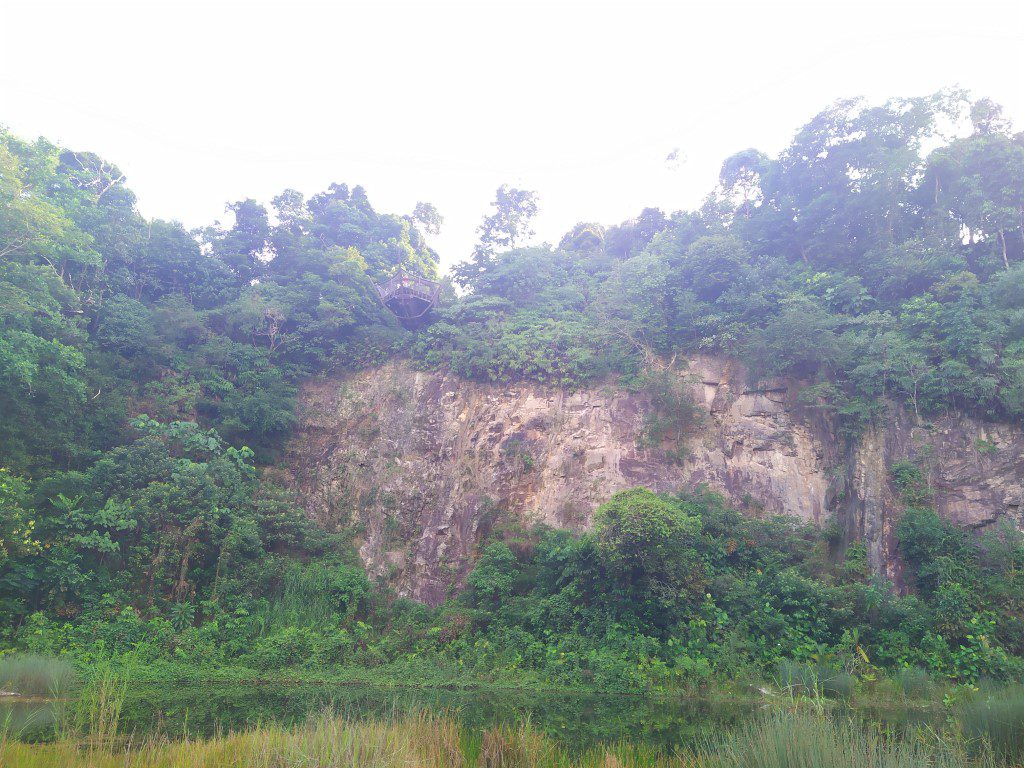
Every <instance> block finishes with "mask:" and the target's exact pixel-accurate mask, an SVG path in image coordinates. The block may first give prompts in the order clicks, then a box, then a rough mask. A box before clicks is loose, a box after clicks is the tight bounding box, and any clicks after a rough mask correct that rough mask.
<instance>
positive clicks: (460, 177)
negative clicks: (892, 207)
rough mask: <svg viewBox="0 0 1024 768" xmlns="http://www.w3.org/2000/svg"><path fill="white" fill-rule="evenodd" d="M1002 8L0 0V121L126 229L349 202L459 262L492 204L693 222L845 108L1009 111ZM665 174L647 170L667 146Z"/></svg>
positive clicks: (1015, 74) (1016, 87) (540, 228)
mask: <svg viewBox="0 0 1024 768" xmlns="http://www.w3.org/2000/svg"><path fill="white" fill-rule="evenodd" d="M1022 8H1024V3H1022V2H1020V1H1019V0H1018V1H1017V2H1009V1H1007V0H971V1H968V0H961V1H960V2H950V1H948V0H931V1H930V2H908V1H906V0H889V1H888V2H863V1H857V0H854V1H851V2H828V1H827V0H818V1H817V2H775V3H770V2H751V3H748V2H721V3H682V2H677V3H659V2H616V3H610V2H599V1H597V0H592V1H591V2H554V1H552V2H541V3H532V2H523V1H522V0H519V1H518V2H488V1H487V0H478V2H472V3H454V2H419V3H404V2H395V1H387V2H374V3H369V2H335V3H318V2H283V1H282V2H273V3H271V2H266V3H263V2H228V1H224V2H213V1H211V2H183V1H182V0H175V1H173V2H168V1H164V0H160V1H157V2H146V1H145V0H135V1H134V2H124V3H118V2H103V1H96V2H83V1H79V2H56V1H53V0H35V1H34V2H22V1H19V0H0V25H2V26H3V27H4V33H3V37H2V39H3V48H2V55H0V124H4V125H6V126H7V127H8V128H10V129H11V130H12V131H14V132H15V133H17V134H19V135H22V136H27V137H34V136H37V135H44V136H46V137H48V138H50V139H52V140H55V141H58V142H59V143H61V144H63V145H65V146H68V147H71V148H75V149H88V150H91V151H94V152H97V153H99V154H101V155H103V156H105V157H107V158H108V159H110V160H113V161H114V162H116V163H117V164H118V165H119V166H120V167H121V169H122V170H123V171H124V172H125V173H126V174H127V176H128V184H129V185H130V186H131V188H132V189H133V190H134V191H135V192H136V193H137V194H138V197H139V206H140V208H141V210H142V212H143V213H144V214H145V215H147V216H158V217H164V218H175V219H179V220H181V221H183V222H184V223H185V224H186V225H188V226H190V227H192V226H199V225H202V224H206V223H209V222H211V221H213V220H214V219H220V220H224V218H225V216H224V205H225V203H226V202H228V201H231V200H237V199H241V198H244V197H254V198H257V199H259V200H261V201H264V202H268V201H269V199H270V198H271V197H272V196H273V195H275V194H277V193H278V192H280V191H281V190H282V189H284V188H286V187H294V188H296V189H300V190H302V191H303V192H305V193H306V194H307V195H308V194H312V193H314V192H317V191H319V190H320V189H322V188H324V187H325V186H326V185H327V184H329V183H330V182H332V181H339V182H341V181H344V182H347V183H349V184H350V185H355V184H362V185H363V186H365V187H366V189H367V191H368V193H369V195H370V200H371V202H372V203H373V204H374V206H375V207H376V208H377V209H378V210H383V211H387V212H393V213H405V212H410V211H411V210H412V207H413V205H414V204H415V203H416V201H417V200H426V201H430V202H432V203H434V204H435V205H436V206H437V207H438V209H439V210H440V211H441V213H442V214H443V215H444V217H445V227H444V229H443V230H442V233H441V236H440V237H438V238H435V239H434V245H435V246H436V247H437V248H438V250H439V251H440V252H441V255H442V259H443V262H444V264H445V265H450V264H451V263H453V262H455V261H459V260H461V259H463V258H464V257H465V256H466V255H468V253H469V251H470V249H471V247H472V243H473V242H474V241H475V228H476V226H477V225H478V223H479V220H480V218H481V216H482V215H484V214H485V213H486V212H487V210H488V205H487V204H488V202H489V201H490V200H491V199H492V197H493V194H494V190H495V188H496V187H497V186H498V185H499V184H501V183H503V182H508V183H511V184H514V185H517V186H522V187H525V188H529V189H535V190H537V191H538V192H539V194H540V198H541V215H540V217H539V218H538V221H537V225H536V229H537V232H538V237H537V239H538V240H548V241H554V242H557V240H558V238H559V237H560V236H561V234H562V233H563V232H564V231H565V230H567V229H568V228H569V227H571V226H572V225H573V224H575V223H576V222H577V221H582V220H586V221H599V222H602V223H616V222H618V221H621V220H622V219H625V218H628V217H631V216H634V215H636V214H637V213H638V212H639V211H640V210H641V209H642V208H643V207H644V206H648V205H654V206H660V207H661V208H663V209H665V210H667V211H670V210H676V209H679V208H685V207H690V206H694V205H696V204H698V203H699V202H700V200H701V199H702V198H703V196H704V195H705V194H706V193H707V192H708V190H710V188H711V187H712V186H713V184H714V182H715V179H716V176H717V172H718V167H719V165H720V163H721V161H722V160H723V159H724V158H725V157H726V156H728V155H730V154H732V153H733V152H735V151H737V150H740V149H744V148H746V147H750V146H756V147H758V148H760V149H762V150H765V151H767V152H770V153H775V152H777V151H778V150H780V149H781V148H782V147H783V146H785V144H786V143H787V141H788V140H789V138H790V137H791V136H792V134H793V133H794V132H795V130H796V129H797V128H798V127H799V126H800V125H802V124H803V123H804V122H806V121H807V120H808V119H809V118H810V117H811V116H813V115H814V114H815V113H816V112H818V111H820V110H821V109H822V108H824V107H825V106H826V105H828V104H829V103H830V102H832V101H833V100H835V99H836V98H839V97H844V96H858V95H862V96H866V97H868V98H869V99H871V100H874V101H880V100H883V99H884V98H886V97H888V96H893V95H920V94H924V93H930V92H932V91H935V90H937V89H939V88H941V87H943V86H948V85H954V84H959V85H961V86H963V87H967V88H970V89H972V90H973V91H975V92H976V93H977V94H978V95H987V96H991V97H992V98H994V99H996V100H997V101H1000V102H1002V103H1003V104H1004V105H1005V107H1006V108H1007V113H1008V115H1009V116H1010V117H1011V118H1014V119H1015V120H1016V123H1017V126H1018V128H1021V127H1024V126H1022V125H1021V123H1022V120H1021V116H1022V115H1024V68H1022V63H1021V62H1022V52H1024V10H1022ZM677 148H678V151H679V158H680V159H679V161H677V162H675V163H667V162H666V157H667V156H668V155H669V153H671V152H672V151H673V150H675V149H677Z"/></svg>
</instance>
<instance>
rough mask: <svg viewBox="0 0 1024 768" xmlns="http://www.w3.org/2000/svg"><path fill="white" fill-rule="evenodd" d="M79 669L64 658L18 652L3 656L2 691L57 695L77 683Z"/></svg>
mask: <svg viewBox="0 0 1024 768" xmlns="http://www.w3.org/2000/svg"><path fill="white" fill-rule="evenodd" d="M76 679H77V678H76V675H75V669H74V667H72V666H71V664H69V663H68V662H67V661H65V660H64V659H58V658H54V657H52V656H37V655H36V654H32V653H16V654H11V655H9V656H3V657H0V690H2V691H7V692H10V693H16V694H18V695H19V696H56V695H60V694H61V693H62V692H65V691H68V690H70V689H71V688H72V687H73V686H74V684H75V682H76Z"/></svg>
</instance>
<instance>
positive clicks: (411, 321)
mask: <svg viewBox="0 0 1024 768" xmlns="http://www.w3.org/2000/svg"><path fill="white" fill-rule="evenodd" d="M374 287H375V288H376V289H377V296H378V297H379V298H380V301H381V303H382V304H383V305H384V306H385V307H387V308H388V309H389V310H391V312H392V313H393V314H394V315H395V317H397V318H398V322H400V323H401V324H402V326H403V327H405V328H408V329H409V330H415V329H417V328H419V327H420V326H421V325H422V324H423V320H424V318H426V316H427V313H428V312H430V310H431V309H433V308H434V307H435V306H437V299H438V297H439V296H440V295H441V284H440V283H435V282H434V281H433V280H427V278H425V277H420V276H419V275H413V274H411V273H409V272H406V271H405V270H404V269H402V268H399V270H398V272H396V273H395V275H394V276H393V277H391V278H390V279H389V280H387V281H386V282H383V283H381V284H380V285H376V286H374Z"/></svg>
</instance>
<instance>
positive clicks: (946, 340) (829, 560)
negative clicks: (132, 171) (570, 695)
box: [0, 93, 1024, 688]
mask: <svg viewBox="0 0 1024 768" xmlns="http://www.w3.org/2000/svg"><path fill="white" fill-rule="evenodd" d="M537 205H538V201H537V199H536V196H535V195H533V194H532V193H530V192H528V191H524V190H517V189H511V188H508V187H502V188H501V189H500V190H499V192H498V196H497V199H496V201H495V204H494V212H493V213H492V214H491V215H490V216H488V217H487V218H486V219H485V221H484V224H483V226H482V227H481V230H480V233H481V239H480V245H479V247H478V248H477V249H476V251H475V252H474V254H473V257H472V259H471V260H470V261H469V262H467V263H466V264H465V265H462V266H461V267H459V268H458V269H456V270H455V272H454V277H455V279H456V280H457V281H458V282H459V284H460V285H461V286H462V287H463V288H464V289H465V290H464V291H463V292H462V293H461V294H460V295H457V294H456V292H455V291H447V293H446V297H445V300H444V301H443V303H442V306H441V307H440V308H439V309H438V311H437V312H436V313H435V315H434V316H433V321H432V323H431V324H430V325H429V327H427V328H426V329H424V330H423V331H421V332H420V333H419V334H415V335H414V334H410V333H409V332H407V331H404V330H402V328H401V327H400V326H399V325H398V324H397V323H396V322H395V320H394V318H392V317H391V316H390V315H389V314H388V313H387V312H386V310H384V309H383V307H381V306H380V304H379V302H378V301H377V300H376V298H375V296H374V294H373V288H372V281H373V280H377V279H380V278H382V277H384V276H386V275H387V274H389V273H390V272H391V271H392V270H393V269H395V268H397V267H404V268H406V269H409V270H411V271H414V272H418V273H422V274H426V275H428V276H434V275H436V270H437V261H438V259H437V254H436V253H435V252H434V251H433V250H432V249H431V248H430V247H429V246H428V245H427V242H426V239H425V236H424V232H426V233H428V234H429V233H433V232H436V230H437V227H438V226H440V223H441V217H440V215H439V214H438V212H437V211H436V210H435V209H434V208H433V207H432V206H430V205H429V204H420V205H418V206H417V207H416V210H415V211H413V213H412V214H410V215H408V216H396V215H388V214H381V213H378V212H377V211H376V210H374V208H373V207H372V206H371V204H370V202H369V199H368V197H367V194H366V192H365V191H364V190H363V189H362V188H361V187H358V186H357V187H354V188H351V189H350V188H349V187H348V186H347V185H345V184H332V185H331V186H330V187H329V188H328V189H327V190H325V191H323V192H321V193H318V194H315V195H313V196H312V197H310V198H309V199H308V200H307V199H305V198H304V197H303V196H302V195H301V194H299V193H298V192H296V191H294V190H286V191H284V192H282V193H281V194H280V195H279V196H277V197H275V198H274V199H273V200H272V201H271V204H270V208H269V209H268V208H267V207H265V206H264V205H262V204H260V203H257V202H256V201H253V200H242V201H238V202H236V203H233V204H232V205H230V206H229V209H230V213H231V218H232V223H231V224H230V226H222V225H214V226H211V227H208V228H206V229H203V230H201V231H197V232H188V231H186V230H185V229H183V228H182V227H181V226H180V225H179V224H177V223H174V222H165V221H159V220H157V221H146V220H144V219H143V218H142V217H141V216H140V215H139V214H138V212H137V211H136V209H135V199H134V196H133V195H132V193H131V192H130V191H129V190H128V189H127V187H126V186H125V185H124V180H123V177H122V176H121V174H120V172H119V171H118V170H117V168H115V167H114V166H113V165H111V164H109V163H107V162H104V161H102V160H100V159H99V158H97V157H96V156H94V155H92V154H89V153H84V152H73V151H69V150H64V149H61V148H59V147H55V146H53V145H51V144H49V143H48V142H46V141H45V140H39V141H36V142H26V141H23V140H21V139H19V138H17V137H15V136H12V135H10V134H8V133H6V132H4V133H0V414H2V418H0V467H2V468H3V469H0V633H2V641H3V643H4V644H5V645H7V646H11V647H17V648H21V649H26V650H32V651H35V652H41V653H57V652H67V653H70V654H73V655H74V656H76V657H78V658H81V659H93V658H99V657H108V656H119V655H122V654H125V653H129V652H131V653H134V654H137V655H138V656H139V657H141V658H143V659H144V660H147V661H150V662H154V663H156V662H160V663H168V664H169V663H182V664H189V665H201V666H204V667H207V668H208V667H209V665H235V666H244V667H246V668H249V669H255V670H259V671H260V672H261V673H265V672H267V671H272V670H278V669H284V668H294V667H297V666H302V665H308V664H317V665H327V666H332V665H333V666H335V667H339V668H340V667H343V666H346V665H349V666H352V665H355V666H359V667H363V668H370V667H375V668H376V667H388V666H391V667H395V666H396V665H398V666H400V665H407V667H408V668H410V669H413V668H419V669H420V670H421V671H422V670H423V669H428V668H429V669H432V670H436V669H442V670H448V671H449V672H451V674H452V675H455V674H459V675H462V674H472V675H477V676H482V677H488V678H491V679H495V678H504V679H511V678H517V677H521V676H522V675H524V674H526V675H527V676H532V677H530V679H532V680H536V681H545V682H549V683H557V684H571V685H596V686H602V687H611V688H637V687H652V686H670V685H683V684H700V683H702V682H703V681H705V680H706V679H708V678H709V677H710V676H711V675H722V676H735V675H740V674H743V673H744V671H750V672H751V674H756V675H764V674H771V673H772V671H774V670H777V669H779V668H780V667H779V662H780V661H781V660H784V659H788V660H791V661H793V662H794V663H796V664H798V665H799V664H808V665H814V669H816V670H817V669H821V668H829V669H835V670H837V671H842V672H843V674H846V675H850V676H851V677H853V678H855V679H856V680H860V681H864V682H865V684H866V682H867V681H870V680H871V679H872V676H873V675H875V674H876V672H877V671H878V669H876V668H885V669H890V670H896V669H901V668H905V667H908V666H912V667H920V668H922V669H925V670H927V671H928V672H929V673H931V674H932V675H934V676H945V677H949V678H951V679H954V680H957V681H974V680H976V679H978V678H979V677H983V676H984V677H995V678H1004V679H1005V678H1012V677H1019V676H1020V674H1021V660H1020V659H1021V656H1022V654H1024V621H1022V616H1024V605H1022V603H1021V595H1022V594H1024V589H1022V587H1024V585H1022V584H1021V582H1020V579H1021V576H1020V574H1022V573H1024V568H1022V567H1021V565H1022V562H1021V561H1022V559H1024V554H1022V553H1024V549H1022V543H1021V538H1020V535H1019V533H1018V532H1016V531H1014V530H1010V529H1006V530H1002V529H1001V530H999V531H996V532H990V533H989V534H987V535H986V536H985V537H977V536H975V535H973V534H967V533H964V532H962V531H960V530H958V529H956V528H954V527H952V526H950V525H949V524H948V523H947V522H945V521H943V520H941V519H939V518H938V516H936V515H935V513H934V512H933V511H932V510H931V509H930V506H929V498H928V493H927V488H926V487H924V486H923V484H922V482H921V481H920V477H918V476H916V475H915V469H914V467H912V466H898V467H896V468H895V473H894V478H893V481H894V484H895V486H896V487H898V488H900V489H901V490H902V492H903V494H904V500H905V503H906V507H907V509H906V513H905V515H904V516H903V518H902V520H901V521H900V523H899V525H898V527H897V530H896V533H897V535H898V537H899V547H900V552H901V556H902V558H903V560H904V563H905V566H906V569H905V580H906V583H907V584H908V585H909V587H910V588H911V589H912V592H913V594H911V595H910V596H903V597H901V596H896V595H895V594H893V593H892V591H891V590H890V585H887V584H883V583H877V582H875V581H874V580H872V578H871V577H870V576H869V575H868V574H867V573H866V572H865V571H866V569H865V568H863V560H864V558H863V557H862V556H861V555H862V554H863V552H862V550H859V549H858V548H857V547H856V546H854V547H852V548H851V549H850V550H848V551H847V552H846V553H844V555H843V557H845V560H844V561H843V562H836V559H837V558H839V557H840V553H839V552H838V551H833V550H830V549H829V547H828V544H827V541H826V539H825V538H824V537H823V536H822V535H821V534H819V533H818V532H816V531H814V530H810V529H806V528H803V527H801V526H798V525H796V524H795V523H793V522H792V521H787V520H776V519H772V520H748V519H744V518H743V516H741V515H740V514H739V513H737V512H736V511H734V510H731V509H729V508H727V507H726V506H725V505H724V504H723V503H722V502H721V500H719V499H717V498H716V497H714V496H712V495H707V494H701V495H697V496H692V497H691V496H682V497H666V496H658V495H655V494H652V493H650V492H649V491H645V490H642V489H636V490H632V491H627V492H624V493H622V494H620V495H617V496H616V497H615V498H613V499H611V500H610V501H609V502H608V504H607V505H606V506H605V507H603V508H602V509H601V510H600V512H599V514H598V517H597V525H596V528H595V531H594V533H593V534H584V535H573V534H570V533H567V532H563V531H550V530H537V531H531V532H526V533H523V532H519V533H517V534H514V533H513V532H511V531H506V532H505V533H504V534H501V535H500V536H497V537H496V538H495V540H494V541H492V542H489V544H488V546H486V547H485V548H483V549H482V551H481V554H480V557H479V561H478V563H477V565H476V569H475V570H474V571H473V573H472V574H471V575H470V577H469V579H468V589H467V590H466V591H465V593H464V594H463V595H461V596H455V597H453V598H452V599H451V600H450V601H449V603H448V604H446V605H445V606H443V607H442V608H441V609H439V610H437V611H434V610H428V609H426V608H424V607H422V606H416V605H411V604H408V603H406V602H404V601H401V600H396V599H394V597H393V596H392V595H389V593H388V592H387V591H386V589H385V588H383V587H381V586H379V585H371V584H370V583H369V581H368V580H367V578H366V576H365V573H364V572H363V571H362V569H361V567H360V565H359V562H358V558H357V557H356V555H355V553H354V547H353V546H352V544H353V542H352V539H353V537H354V536H355V535H356V532H355V531H348V530H338V531H330V532H326V531H324V530H323V529H321V528H319V527H317V526H315V525H314V524H312V523H311V522H310V521H309V520H307V518H306V517H305V516H304V515H303V514H302V512H301V511H300V510H299V508H298V507H297V506H296V504H295V499H294V498H293V497H292V495H291V494H290V493H289V492H288V491H286V490H285V489H284V488H282V487H279V486H278V485H276V484H275V482H274V481H273V476H274V475H273V472H265V473H262V474H261V472H260V471H259V467H261V466H264V467H265V466H268V465H270V464H272V463H273V461H274V460H275V458H276V457H277V456H278V454H279V450H280V447H281V445H282V442H283V441H284V440H285V439H287V437H288V435H289V434H290V430H291V429H292V427H293V424H294V423H295V414H294V411H295V397H296V391H297V387H298V385H299V384H300V383H301V382H302V381H303V380H304V379H306V378H308V377H311V376H315V375H318V374H322V373H325V372H329V371H332V370H336V369H345V368H357V367H363V366H368V365H373V364H375V363H377V362H379V361H381V360H383V359H385V358H387V357H388V356H390V355H396V354H397V355H405V356H408V357H411V358H413V359H414V360H416V361H417V364H418V365H422V366H428V367H431V366H447V367H448V368H450V369H451V370H452V371H453V372H455V373H457V374H459V375H461V376H464V377H467V378H472V379H482V380H491V381H501V382H507V381H512V380H516V379H523V378H528V379H532V380H536V381H540V382H544V383H547V384H551V385H557V386H565V387H574V386H579V385H581V384H583V383H585V382H588V381H592V380H595V379H597V378H599V377H603V376H606V375H609V374H618V375H619V377H620V381H621V383H622V385H623V386H631V387H643V388H645V389H647V390H648V391H649V392H650V393H651V396H652V400H653V401H654V403H655V405H656V408H655V412H654V413H652V414H650V416H649V418H648V421H647V422H645V425H644V434H645V439H648V440H650V441H652V442H655V443H660V442H664V441H666V440H674V441H676V442H680V438H681V436H683V435H684V434H685V431H686V429H687V427H688V425H689V424H690V422H691V421H692V420H693V419H694V418H695V416H694V414H693V412H692V409H690V408H688V406H687V403H686V402H685V401H684V400H682V399H680V397H679V394H678V392H677V391H676V390H675V389H674V388H673V386H672V385H671V383H670V382H668V381H667V380H666V378H665V376H664V371H665V370H667V369H669V368H671V361H672V360H673V359H674V358H676V357H677V356H680V355H684V354H688V353H694V352H705V351H707V352H715V353H723V354H727V355H734V356H737V357H739V358H741V359H743V360H744V361H746V362H747V363H748V366H749V368H750V370H751V372H752V375H753V376H756V377H768V376H774V375H787V376H794V377H797V378H799V379H801V380H803V381H805V382H806V383H807V388H806V391H805V392H804V400H805V401H806V402H807V403H808V404H810V405H812V406H814V407H816V408H821V409H824V410H826V411H828V412H831V413H834V414H835V415H836V417H837V419H838V423H839V424H840V425H841V428H842V429H844V430H845V431H846V432H847V433H850V434H852V433H855V432H856V431H857V430H859V429H861V428H863V427H864V426H865V425H866V424H869V423H870V422H871V421H872V420H873V419H876V418H878V416H879V414H880V412H881V410H882V408H883V407H884V404H885V402H886V401H887V400H889V399H896V400H899V401H902V402H903V403H904V404H905V406H906V407H907V409H908V410H909V411H912V412H913V413H914V414H915V415H916V416H917V418H918V419H920V420H926V419H927V418H928V417H929V415H931V414H935V413H938V412H941V411H945V410H950V409H958V410H961V411H965V412H969V413H972V414H975V415H978V416H980V417H984V418H998V419H1003V420H1010V421H1014V422H1017V423H1019V422H1020V421H1021V418H1022V416H1024V233H1022V224H1021V220H1022V213H1024V136H1022V135H1021V134H1012V133H1011V131H1010V129H1009V127H1008V126H1007V125H1006V124H1005V122H1004V121H1002V120H1001V119H1000V118H999V113H998V109H997V108H996V107H995V106H994V105H991V104H989V103H987V102H974V103H972V102H970V101H968V100H967V99H966V98H965V97H964V96H963V95H962V94H960V93H942V94H938V95H935V96H931V97H926V98H918V99H901V100H896V101H892V102H889V103H887V104H884V105H882V106H877V107H872V106H867V105H864V104H861V103H858V102H840V103H838V104H836V105H834V106H833V107H831V108H829V109H828V110H826V111H825V112H823V113H822V114H820V115H818V116H817V117H815V118H814V119H813V120H812V121H811V122H810V123H808V125H806V126H805V127H804V128H803V129H801V131H800V132H799V133H798V134H797V136H796V137H795V138H794V140H793V143H792V144H791V145H790V146H789V147H788V148H787V149H786V150H785V151H784V152H783V153H782V154H781V155H780V156H779V157H777V158H769V157H766V156H764V155H763V154H761V153H759V152H757V151H754V150H746V151H743V152H740V153H738V154H736V155H734V156H733V157H731V158H729V159H728V160H727V161H726V162H725V163H724V164H723V167H722V172H721V176H720V183H719V185H718V186H717V188H716V189H715V190H714V191H713V192H712V194H711V195H710V196H709V197H708V199H707V201H706V203H705V204H704V205H703V206H702V207H701V208H700V209H699V210H696V211H691V212H677V213H673V214H671V215H665V214H664V213H662V212H661V211H658V210H655V209H646V210H644V211H643V212H642V213H641V214H640V215H639V216H638V217H637V218H636V219H635V220H631V221H628V222H625V223H623V224H621V225H619V226H614V227H610V228H604V227H602V226H598V225H595V224H589V223H584V224H580V225H578V226H576V227H575V228H574V229H573V230H572V231H571V232H569V233H568V234H566V236H565V237H564V238H563V239H562V240H561V241H560V242H559V244H558V245H557V246H550V245H541V246H532V247H522V244H523V242H524V241H525V240H526V239H527V238H528V233H529V227H530V221H531V219H532V217H533V216H534V214H535V213H536V210H537ZM673 380H674V379H673ZM524 461H525V460H524ZM528 469H529V467H528V466H526V465H525V464H524V471H527V470H528ZM787 669H789V670H790V671H792V668H790V667H787ZM796 677H799V676H798V675H794V679H795V678H796Z"/></svg>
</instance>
